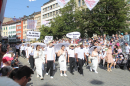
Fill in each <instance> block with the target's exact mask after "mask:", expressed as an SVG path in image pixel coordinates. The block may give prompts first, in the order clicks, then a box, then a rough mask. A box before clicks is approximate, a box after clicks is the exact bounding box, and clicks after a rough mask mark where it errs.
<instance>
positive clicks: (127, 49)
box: [125, 43, 130, 59]
mask: <svg viewBox="0 0 130 86" xmlns="http://www.w3.org/2000/svg"><path fill="white" fill-rule="evenodd" d="M125 45H126V46H125V53H126V55H127V57H126V58H127V59H128V58H129V51H130V46H129V45H128V43H125Z"/></svg>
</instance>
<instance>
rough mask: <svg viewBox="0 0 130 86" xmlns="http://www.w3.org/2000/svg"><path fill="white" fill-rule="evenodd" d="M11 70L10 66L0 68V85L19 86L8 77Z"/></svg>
mask: <svg viewBox="0 0 130 86" xmlns="http://www.w3.org/2000/svg"><path fill="white" fill-rule="evenodd" d="M11 71H12V68H11V67H10V66H6V67H3V68H2V69H1V73H2V76H1V77H0V86H20V85H19V84H18V83H16V82H15V81H13V80H12V79H10V78H9V77H8V76H9V74H10V73H11Z"/></svg>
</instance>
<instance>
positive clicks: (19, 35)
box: [16, 21, 23, 41]
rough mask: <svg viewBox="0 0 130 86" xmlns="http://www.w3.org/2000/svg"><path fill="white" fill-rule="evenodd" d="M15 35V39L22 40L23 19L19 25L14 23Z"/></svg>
mask: <svg viewBox="0 0 130 86" xmlns="http://www.w3.org/2000/svg"><path fill="white" fill-rule="evenodd" d="M16 35H17V41H22V39H23V21H21V23H20V24H19V25H16Z"/></svg>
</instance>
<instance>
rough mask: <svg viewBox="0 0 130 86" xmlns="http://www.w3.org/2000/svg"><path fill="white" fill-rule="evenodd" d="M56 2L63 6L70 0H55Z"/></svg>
mask: <svg viewBox="0 0 130 86" xmlns="http://www.w3.org/2000/svg"><path fill="white" fill-rule="evenodd" d="M56 1H57V3H58V4H59V5H60V7H61V8H63V7H64V6H65V5H66V4H67V3H68V2H69V1H70V0H56Z"/></svg>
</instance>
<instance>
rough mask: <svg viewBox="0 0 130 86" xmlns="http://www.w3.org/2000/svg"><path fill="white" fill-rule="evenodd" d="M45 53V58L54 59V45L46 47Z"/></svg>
mask: <svg viewBox="0 0 130 86" xmlns="http://www.w3.org/2000/svg"><path fill="white" fill-rule="evenodd" d="M46 55H47V60H54V55H55V51H54V47H52V48H50V47H47V50H46Z"/></svg>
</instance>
